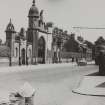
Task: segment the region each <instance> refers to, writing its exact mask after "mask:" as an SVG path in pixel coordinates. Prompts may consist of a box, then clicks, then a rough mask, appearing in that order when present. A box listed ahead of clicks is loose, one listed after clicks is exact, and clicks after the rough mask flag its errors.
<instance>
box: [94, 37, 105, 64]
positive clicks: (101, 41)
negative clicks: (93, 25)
mask: <svg viewBox="0 0 105 105" xmlns="http://www.w3.org/2000/svg"><path fill="white" fill-rule="evenodd" d="M100 45H104V46H105V39H104V38H103V37H102V36H100V37H99V38H98V39H97V40H96V41H95V46H94V56H95V64H96V65H98V64H99V62H98V61H99V60H98V54H99V51H100Z"/></svg>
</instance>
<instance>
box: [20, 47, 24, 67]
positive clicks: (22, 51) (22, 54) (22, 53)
mask: <svg viewBox="0 0 105 105" xmlns="http://www.w3.org/2000/svg"><path fill="white" fill-rule="evenodd" d="M21 58H22V64H23V65H25V49H24V48H23V49H22V50H21Z"/></svg>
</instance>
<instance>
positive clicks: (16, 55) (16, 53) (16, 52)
mask: <svg viewBox="0 0 105 105" xmlns="http://www.w3.org/2000/svg"><path fill="white" fill-rule="evenodd" d="M15 57H18V48H17V47H16V49H15Z"/></svg>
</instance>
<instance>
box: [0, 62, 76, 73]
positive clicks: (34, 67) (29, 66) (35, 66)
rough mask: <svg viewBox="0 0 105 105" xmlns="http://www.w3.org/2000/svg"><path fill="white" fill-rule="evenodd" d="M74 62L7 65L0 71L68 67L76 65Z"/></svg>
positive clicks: (0, 68)
mask: <svg viewBox="0 0 105 105" xmlns="http://www.w3.org/2000/svg"><path fill="white" fill-rule="evenodd" d="M76 65H77V64H76V63H75V62H74V63H72V62H71V63H54V64H37V65H21V66H11V67H10V66H8V67H5V66H3V67H0V72H3V73H10V72H24V71H30V70H39V69H48V68H57V67H69V66H76Z"/></svg>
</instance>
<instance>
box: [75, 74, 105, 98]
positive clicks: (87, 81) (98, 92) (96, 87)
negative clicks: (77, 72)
mask: <svg viewBox="0 0 105 105" xmlns="http://www.w3.org/2000/svg"><path fill="white" fill-rule="evenodd" d="M73 92H74V93H77V94H81V95H90V96H104V97H105V76H92V75H87V76H84V77H83V78H82V80H81V81H80V82H79V84H78V86H77V87H76V88H75V89H73Z"/></svg>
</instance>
